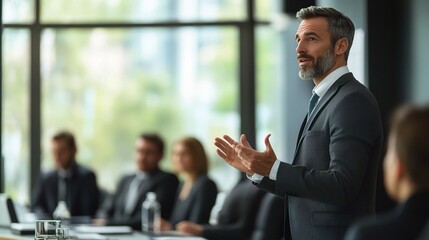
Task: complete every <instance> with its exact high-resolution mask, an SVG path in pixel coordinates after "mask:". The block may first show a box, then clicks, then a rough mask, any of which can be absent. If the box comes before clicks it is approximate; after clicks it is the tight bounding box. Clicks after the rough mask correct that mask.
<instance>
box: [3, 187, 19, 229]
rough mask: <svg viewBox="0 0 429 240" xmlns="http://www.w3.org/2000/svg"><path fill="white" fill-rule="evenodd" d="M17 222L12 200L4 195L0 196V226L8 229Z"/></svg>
mask: <svg viewBox="0 0 429 240" xmlns="http://www.w3.org/2000/svg"><path fill="white" fill-rule="evenodd" d="M17 222H18V217H17V216H16V212H15V207H14V206H13V202H12V199H10V198H9V197H8V196H7V195H6V194H4V193H2V194H0V226H1V227H9V226H10V224H11V223H17Z"/></svg>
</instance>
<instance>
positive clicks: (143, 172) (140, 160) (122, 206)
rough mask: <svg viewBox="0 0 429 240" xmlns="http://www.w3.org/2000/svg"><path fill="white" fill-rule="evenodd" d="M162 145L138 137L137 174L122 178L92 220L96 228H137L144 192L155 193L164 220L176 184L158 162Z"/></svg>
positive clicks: (148, 137) (153, 136)
mask: <svg viewBox="0 0 429 240" xmlns="http://www.w3.org/2000/svg"><path fill="white" fill-rule="evenodd" d="M163 153H164V142H163V140H162V139H161V137H159V136H158V135H156V134H142V135H140V137H139V138H138V139H137V141H136V147H135V161H136V165H137V172H136V173H133V174H130V175H126V176H124V177H123V178H122V179H121V180H120V181H119V184H118V186H117V188H116V193H115V194H114V196H113V197H112V199H111V201H110V202H109V203H107V204H106V205H105V206H103V207H102V208H101V209H100V211H99V213H98V214H97V215H98V217H101V218H100V219H97V220H95V223H96V224H99V225H104V224H106V225H128V226H131V227H133V228H134V229H141V209H142V203H143V201H144V200H145V198H146V194H147V193H148V192H154V193H156V199H157V201H158V202H159V203H160V205H161V217H162V218H165V219H168V218H169V217H170V214H171V211H172V209H173V206H174V199H175V196H176V192H177V187H178V185H179V180H178V179H177V177H176V175H174V174H171V173H167V172H164V171H161V170H160V169H159V162H160V161H161V159H162V157H163Z"/></svg>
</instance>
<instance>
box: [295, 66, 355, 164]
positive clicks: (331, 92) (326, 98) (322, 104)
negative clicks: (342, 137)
mask: <svg viewBox="0 0 429 240" xmlns="http://www.w3.org/2000/svg"><path fill="white" fill-rule="evenodd" d="M352 76H353V75H352V74H351V73H347V74H344V75H343V76H341V77H340V78H339V79H338V80H337V81H336V82H335V83H334V84H333V85H332V86H331V87H330V88H329V89H328V91H327V92H326V93H325V95H323V97H322V98H321V99H320V101H319V102H318V103H317V105H316V107H315V108H314V110H313V113H312V114H311V116H310V118H308V117H307V116H306V117H305V118H304V122H303V123H302V125H301V130H300V134H299V135H298V142H297V144H296V149H295V155H294V158H293V161H294V162H295V159H296V155H297V153H298V150H299V148H300V146H301V143H302V140H303V139H304V137H305V135H306V134H307V132H308V130H309V129H311V127H312V126H313V124H314V122H315V121H316V120H317V119H318V117H319V115H320V113H321V112H322V111H323V110H324V109H325V108H326V106H327V105H328V103H329V102H330V101H331V100H332V98H334V96H335V95H336V94H337V93H338V91H339V90H340V88H341V86H343V85H344V84H346V83H347V82H348V81H349V80H350V79H351V78H352ZM306 120H307V121H306Z"/></svg>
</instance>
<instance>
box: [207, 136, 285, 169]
mask: <svg viewBox="0 0 429 240" xmlns="http://www.w3.org/2000/svg"><path fill="white" fill-rule="evenodd" d="M270 136H271V135H270V134H268V135H267V136H266V137H265V151H263V152H258V151H256V150H255V149H253V148H252V147H251V146H250V144H249V142H248V141H247V138H246V135H244V134H242V135H241V137H240V141H241V143H238V142H236V141H234V139H232V138H231V137H229V136H228V135H225V136H224V137H223V139H221V138H216V139H215V140H216V141H215V145H216V146H217V147H218V150H217V153H218V155H219V156H220V157H221V158H223V159H224V160H225V161H226V162H227V163H228V164H229V165H231V166H233V167H235V168H237V169H238V170H240V171H242V172H246V173H248V174H250V175H252V174H253V173H257V174H260V175H262V176H269V174H270V171H271V168H272V166H273V164H274V162H275V161H276V159H277V157H276V154H275V153H274V150H273V148H272V146H271V143H270Z"/></svg>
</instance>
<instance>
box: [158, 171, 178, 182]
mask: <svg viewBox="0 0 429 240" xmlns="http://www.w3.org/2000/svg"><path fill="white" fill-rule="evenodd" d="M152 177H153V178H155V179H162V180H166V181H167V180H170V181H179V180H178V178H177V176H176V175H175V174H173V173H171V172H167V171H163V170H160V169H159V170H157V171H155V172H154V173H153V174H152Z"/></svg>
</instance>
